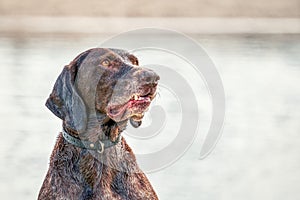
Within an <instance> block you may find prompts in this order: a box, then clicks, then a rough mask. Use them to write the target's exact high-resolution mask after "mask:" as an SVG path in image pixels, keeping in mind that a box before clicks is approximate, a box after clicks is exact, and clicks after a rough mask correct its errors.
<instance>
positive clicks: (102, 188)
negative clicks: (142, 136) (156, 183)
mask: <svg viewBox="0 0 300 200" xmlns="http://www.w3.org/2000/svg"><path fill="white" fill-rule="evenodd" d="M158 80H159V76H158V75H157V74H156V73H154V72H153V71H152V70H150V69H146V68H142V67H139V66H138V60H137V58H136V57H135V56H133V55H132V54H129V53H128V52H126V51H123V50H118V49H103V48H95V49H90V50H88V51H86V52H83V53H82V54H80V55H79V56H77V57H76V58H75V59H74V60H73V61H72V62H71V63H70V64H69V65H67V66H65V67H64V69H63V71H62V73H61V74H60V76H59V77H58V79H57V81H56V83H55V86H54V88H53V91H52V93H51V94H50V97H49V99H48V100H47V102H46V106H47V107H48V108H49V109H50V110H51V111H52V112H53V113H54V114H55V115H56V116H57V117H59V118H60V119H62V120H63V132H62V133H60V134H59V136H58V139H57V142H56V144H55V147H54V150H53V152H52V155H51V158H50V166H49V170H48V173H47V175H46V178H45V180H44V183H43V185H42V188H41V190H40V193H39V196H38V199H43V200H44V199H74V200H75V199H76V200H78V199H82V200H86V199H95V200H96V199H97V200H102V199H107V200H113V199H128V200H135V199H158V197H157V195H156V194H155V192H154V190H153V188H152V186H151V184H150V183H149V181H148V179H147V177H146V176H145V174H144V173H143V172H141V170H140V169H139V167H138V166H137V162H136V159H135V156H134V154H133V152H132V150H131V149H130V147H129V146H128V145H127V143H126V141H125V140H124V138H122V137H121V136H120V135H121V132H122V131H123V130H124V129H125V128H126V125H127V122H128V121H130V122H131V124H132V125H133V126H134V127H138V126H140V125H141V120H142V118H143V115H144V112H145V111H146V109H147V108H148V107H149V105H150V103H151V101H152V99H153V98H154V97H155V94H156V86H157V81H158Z"/></svg>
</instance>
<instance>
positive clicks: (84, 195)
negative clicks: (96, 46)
mask: <svg viewBox="0 0 300 200" xmlns="http://www.w3.org/2000/svg"><path fill="white" fill-rule="evenodd" d="M96 51H102V49H100V50H96ZM117 53H120V52H117ZM82 55H84V53H83V54H81V55H80V56H78V57H77V58H76V59H75V60H74V61H72V62H71V63H70V65H68V66H66V67H65V68H64V71H63V72H62V75H61V76H60V77H59V79H60V78H66V76H71V77H69V78H70V79H71V81H72V83H74V79H75V78H74V77H75V76H76V73H77V71H78V68H79V65H80V63H78V62H79V61H78V60H79V59H80V58H81V57H82ZM128 59H129V60H130V61H131V62H136V63H137V59H136V58H135V57H132V56H131V55H130V56H129V57H128ZM132 59H135V60H134V61H132ZM76 65H77V66H76ZM59 81H60V80H59ZM54 89H56V90H54V91H53V92H52V94H51V95H50V98H49V99H50V100H51V101H52V102H53V104H55V106H56V107H49V109H50V110H52V112H53V110H54V114H55V115H57V116H58V117H60V118H62V119H63V125H64V128H65V130H68V132H69V134H71V135H73V136H76V135H77V134H78V133H77V132H76V130H74V128H73V127H72V125H70V124H71V123H70V121H68V120H69V118H67V117H66V116H64V115H66V114H62V112H61V110H63V106H64V102H63V101H62V99H61V98H59V97H60V96H62V95H63V94H60V93H62V92H63V91H62V89H61V88H60V85H59V84H58V85H56V86H55V88H54ZM65 98H68V96H66V97H65ZM63 100H64V101H65V100H66V99H63ZM57 110H59V111H57ZM101 120H102V122H103V125H102V131H103V133H105V135H106V136H107V135H108V137H109V138H110V139H111V140H115V139H116V137H117V136H118V134H121V132H122V131H123V130H124V129H125V127H126V124H127V121H125V122H122V123H115V122H114V121H112V120H110V119H107V118H101ZM95 135H97V133H96V132H95ZM95 135H94V136H91V135H89V136H87V138H88V139H90V140H95V139H94V138H93V137H95ZM105 135H103V136H102V137H105ZM95 138H96V137H95ZM38 199H39V200H48V199H49V200H54V199H59V200H63V199H66V200H67V199H70V200H73V199H74V200H79V199H80V200H96V199H97V200H125V199H126V200H127V199H128V200H138V199H149V200H156V199H158V197H157V195H156V193H155V191H154V190H153V188H152V186H151V184H150V182H149V181H148V179H147V177H146V176H145V174H144V173H143V172H142V171H141V170H140V169H139V167H138V165H137V162H136V158H135V156H134V153H133V152H132V150H131V148H130V147H129V146H128V144H127V143H126V141H125V139H124V138H122V140H121V141H120V142H119V143H118V144H117V145H116V146H115V147H113V148H108V149H106V150H105V152H104V153H103V154H98V153H96V152H95V151H91V150H87V149H82V148H79V147H76V146H74V145H72V144H70V143H68V142H66V141H65V140H64V138H63V137H62V134H61V133H60V134H59V136H58V138H57V141H56V144H55V146H54V149H53V152H52V154H51V157H50V164H49V169H48V172H47V174H46V178H45V180H44V182H43V185H42V187H41V189H40V192H39V195H38Z"/></svg>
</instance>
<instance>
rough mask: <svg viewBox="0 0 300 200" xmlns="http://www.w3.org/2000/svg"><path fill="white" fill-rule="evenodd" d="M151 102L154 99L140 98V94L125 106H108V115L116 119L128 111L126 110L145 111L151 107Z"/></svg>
mask: <svg viewBox="0 0 300 200" xmlns="http://www.w3.org/2000/svg"><path fill="white" fill-rule="evenodd" d="M151 100H152V98H151V96H149V95H145V96H140V95H138V94H134V95H132V97H131V98H130V99H129V100H128V101H127V102H126V103H124V104H121V105H110V106H108V108H107V115H108V116H110V117H112V118H115V117H118V116H121V115H122V114H123V113H124V112H125V111H126V109H135V108H136V109H138V110H141V111H145V110H146V108H147V107H148V106H149V105H150V103H151Z"/></svg>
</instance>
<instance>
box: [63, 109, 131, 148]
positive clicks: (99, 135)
mask: <svg viewBox="0 0 300 200" xmlns="http://www.w3.org/2000/svg"><path fill="white" fill-rule="evenodd" d="M127 123H128V119H126V120H124V121H121V122H115V121H114V120H112V119H110V118H109V117H108V116H107V115H106V114H101V113H97V114H96V115H90V116H89V118H88V119H87V126H86V129H85V130H84V131H78V130H74V129H73V128H71V127H70V126H68V125H67V124H66V123H65V121H64V122H63V129H64V130H65V132H67V133H68V134H69V135H71V136H72V137H75V138H78V139H80V140H85V141H90V142H96V141H98V140H110V141H111V142H116V141H117V140H118V139H119V138H120V134H121V133H122V132H123V131H124V130H125V129H126V126H127Z"/></svg>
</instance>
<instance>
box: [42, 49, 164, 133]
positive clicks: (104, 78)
mask: <svg viewBox="0 0 300 200" xmlns="http://www.w3.org/2000/svg"><path fill="white" fill-rule="evenodd" d="M158 80H159V76H158V75H157V74H156V73H155V72H154V71H152V70H150V69H147V68H143V67H140V66H139V64H138V59H137V58H136V57H135V56H134V55H132V54H130V53H128V52H127V51H124V50H119V49H104V48H96V49H90V50H88V51H86V52H83V53H81V54H80V55H79V56H77V57H76V58H75V59H74V60H73V61H72V62H71V63H70V64H69V65H67V66H65V67H64V69H63V71H62V72H61V74H60V75H59V77H58V79H57V80H56V83H55V85H54V88H53V91H52V93H51V94H50V97H49V98H48V100H47V102H46V106H47V107H48V108H49V109H50V110H51V111H52V112H53V113H54V114H55V115H56V116H57V117H59V118H60V119H62V120H63V122H64V124H65V125H66V126H68V127H69V128H71V129H73V130H76V131H79V132H81V131H84V130H85V129H86V126H87V122H88V120H89V118H90V117H91V116H101V117H98V119H100V123H101V120H103V119H104V118H109V119H111V120H113V121H115V122H122V121H126V120H129V119H130V122H131V124H132V125H133V126H134V127H138V126H140V125H141V121H142V118H143V116H144V113H145V111H146V110H147V108H148V107H149V105H150V103H151V101H152V100H153V98H154V97H155V94H156V87H157V82H158Z"/></svg>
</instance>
